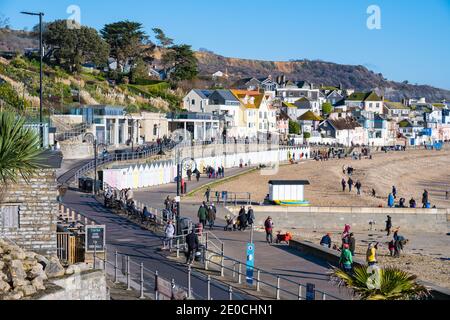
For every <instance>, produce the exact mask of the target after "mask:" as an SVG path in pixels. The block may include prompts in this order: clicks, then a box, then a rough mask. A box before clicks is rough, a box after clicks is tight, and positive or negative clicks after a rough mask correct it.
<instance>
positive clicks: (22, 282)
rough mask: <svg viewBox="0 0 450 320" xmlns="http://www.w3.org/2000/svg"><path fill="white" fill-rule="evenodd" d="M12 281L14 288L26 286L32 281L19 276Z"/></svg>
mask: <svg viewBox="0 0 450 320" xmlns="http://www.w3.org/2000/svg"><path fill="white" fill-rule="evenodd" d="M12 282H13V287H14V288H19V287H24V286H28V285H30V284H31V282H30V281H28V280H27V279H19V278H13V280H12Z"/></svg>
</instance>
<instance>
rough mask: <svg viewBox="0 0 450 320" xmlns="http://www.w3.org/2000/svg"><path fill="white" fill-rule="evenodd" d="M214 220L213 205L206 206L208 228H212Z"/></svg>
mask: <svg viewBox="0 0 450 320" xmlns="http://www.w3.org/2000/svg"><path fill="white" fill-rule="evenodd" d="M215 221H216V211H215V209H214V207H213V205H210V206H209V207H208V224H209V229H210V230H212V229H213V228H214V222H215Z"/></svg>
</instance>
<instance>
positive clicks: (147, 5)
mask: <svg viewBox="0 0 450 320" xmlns="http://www.w3.org/2000/svg"><path fill="white" fill-rule="evenodd" d="M72 4H76V5H78V6H79V7H80V9H81V23H82V24H84V25H89V26H92V27H94V28H96V29H101V28H102V26H103V25H104V24H105V23H111V22H114V21H118V20H122V19H129V20H135V21H139V22H142V23H143V24H144V25H145V27H146V29H147V31H148V33H151V28H153V27H160V28H162V29H163V30H164V31H165V32H166V33H167V34H168V35H169V36H170V37H172V38H174V39H175V40H176V42H178V43H187V44H191V45H192V46H193V48H194V49H198V48H202V47H203V48H207V49H209V50H212V51H214V52H216V53H218V54H221V55H224V56H229V57H238V58H251V59H262V60H289V59H303V58H306V59H311V60H312V59H322V60H325V61H331V62H336V63H343V64H355V65H365V66H367V67H368V68H369V69H371V70H374V71H375V72H381V73H383V74H384V76H385V77H386V78H388V79H390V80H395V81H403V80H409V81H410V83H419V84H430V85H433V86H437V87H441V88H446V89H450V0H432V1H410V0H395V1H393V0H370V1H368V0H339V1H337V0H322V1H315V0H276V1H274V0H145V1H142V0H76V1H74V0H57V1H55V0H39V1H36V0H20V1H17V0H0V13H3V14H4V15H6V16H7V17H9V18H10V22H11V24H12V27H13V28H14V29H22V28H25V27H28V28H31V27H32V26H33V25H34V24H35V21H36V20H35V19H33V17H29V16H23V15H21V14H20V13H19V12H20V11H21V10H35V11H43V12H45V14H46V16H45V19H46V20H47V21H51V20H55V19H65V18H68V17H69V14H67V13H66V10H67V8H68V6H69V5H72ZM372 4H375V5H378V6H379V7H380V8H381V27H382V28H381V30H369V29H368V28H367V27H366V21H367V18H368V14H367V13H366V10H367V8H368V6H369V5H372Z"/></svg>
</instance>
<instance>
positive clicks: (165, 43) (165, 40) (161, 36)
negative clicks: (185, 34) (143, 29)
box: [152, 28, 173, 48]
mask: <svg viewBox="0 0 450 320" xmlns="http://www.w3.org/2000/svg"><path fill="white" fill-rule="evenodd" d="M152 30H153V32H154V33H155V38H156V39H157V40H158V41H159V45H160V46H161V47H163V48H167V47H169V46H171V45H173V39H171V38H169V37H167V36H166V34H165V33H164V31H162V30H161V29H159V28H153V29H152Z"/></svg>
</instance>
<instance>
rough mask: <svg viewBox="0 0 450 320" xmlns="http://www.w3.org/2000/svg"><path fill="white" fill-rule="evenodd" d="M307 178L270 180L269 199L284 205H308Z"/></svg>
mask: <svg viewBox="0 0 450 320" xmlns="http://www.w3.org/2000/svg"><path fill="white" fill-rule="evenodd" d="M309 184H310V183H309V181H307V180H271V181H269V200H270V201H272V202H273V203H275V204H278V205H282V206H308V205H309V202H308V201H306V200H305V197H304V187H305V186H306V185H309Z"/></svg>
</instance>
